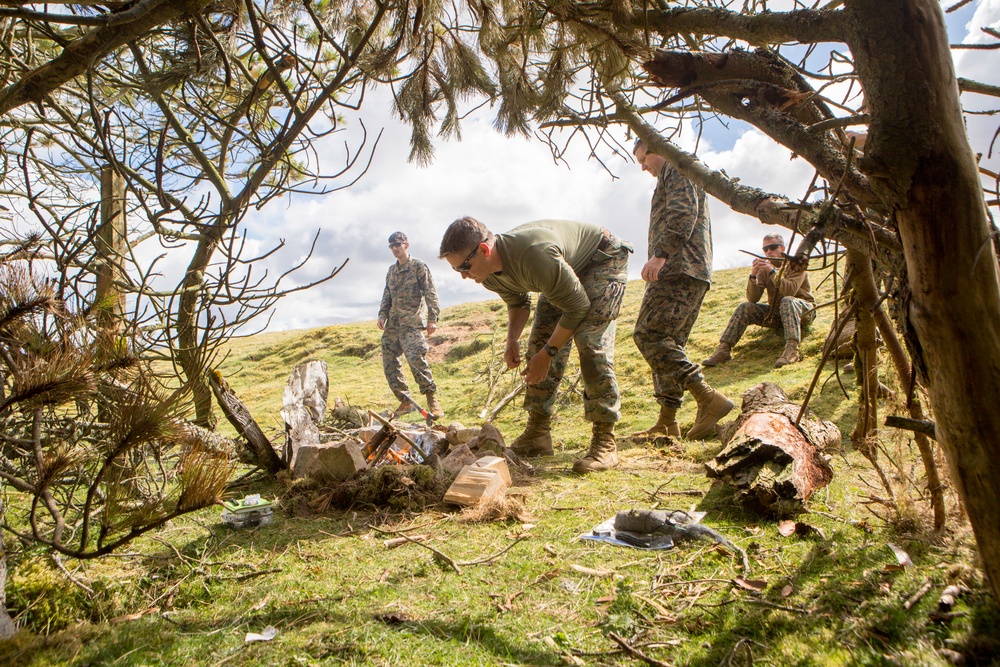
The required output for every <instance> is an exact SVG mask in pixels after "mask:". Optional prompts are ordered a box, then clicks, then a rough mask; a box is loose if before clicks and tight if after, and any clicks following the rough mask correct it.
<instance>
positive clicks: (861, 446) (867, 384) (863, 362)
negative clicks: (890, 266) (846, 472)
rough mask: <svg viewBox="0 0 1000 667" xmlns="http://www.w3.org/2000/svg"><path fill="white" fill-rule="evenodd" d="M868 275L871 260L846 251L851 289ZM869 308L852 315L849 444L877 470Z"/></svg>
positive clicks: (874, 352) (872, 328) (872, 331)
mask: <svg viewBox="0 0 1000 667" xmlns="http://www.w3.org/2000/svg"><path fill="white" fill-rule="evenodd" d="M871 273H872V270H871V260H869V259H868V257H867V256H865V255H864V254H862V253H860V252H858V251H857V250H848V251H847V274H848V275H849V276H851V284H852V286H853V284H854V282H855V281H856V280H858V279H859V276H869V277H870V276H871ZM856 293H857V290H856V289H855V294H856ZM872 305H873V304H865V303H859V304H858V308H857V311H856V313H855V326H856V329H855V335H854V344H855V349H856V352H857V361H858V362H860V363H856V364H855V368H854V373H855V377H856V378H857V379H858V385H859V386H860V387H861V397H860V398H859V400H858V420H857V423H856V424H855V426H854V432H853V433H851V444H852V445H854V448H855V449H856V450H858V451H859V452H861V453H862V454H864V456H865V458H866V459H868V460H869V461H871V462H872V465H875V466H876V467H877V466H878V463H877V457H878V449H877V448H876V447H875V444H874V441H875V437H876V436H877V434H878V354H877V347H878V339H877V337H876V336H875V317H874V316H873V315H872V311H871V307H872ZM879 472H880V474H881V471H879ZM886 491H889V492H890V493H891V492H892V489H890V488H888V487H887V488H886Z"/></svg>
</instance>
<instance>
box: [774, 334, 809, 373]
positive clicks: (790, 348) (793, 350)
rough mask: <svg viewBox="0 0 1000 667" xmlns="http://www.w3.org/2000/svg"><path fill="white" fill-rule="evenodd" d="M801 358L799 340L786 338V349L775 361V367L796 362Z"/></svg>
mask: <svg viewBox="0 0 1000 667" xmlns="http://www.w3.org/2000/svg"><path fill="white" fill-rule="evenodd" d="M801 358H802V357H800V356H799V341H797V340H786V341H785V351H784V352H782V353H781V356H780V357H778V359H777V361H775V362H774V367H775V368H781V367H782V366H787V365H788V364H794V363H795V362H796V361H798V360H799V359H801Z"/></svg>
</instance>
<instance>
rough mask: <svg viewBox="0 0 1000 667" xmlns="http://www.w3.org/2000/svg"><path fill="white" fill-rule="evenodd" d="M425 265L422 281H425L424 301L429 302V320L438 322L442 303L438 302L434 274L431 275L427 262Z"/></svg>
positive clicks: (423, 288) (423, 287)
mask: <svg viewBox="0 0 1000 667" xmlns="http://www.w3.org/2000/svg"><path fill="white" fill-rule="evenodd" d="M423 267H424V270H423V275H422V276H421V282H422V283H423V285H422V293H423V295H424V302H425V303H426V304H427V321H428V322H437V321H438V317H439V316H440V315H441V305H440V304H439V303H438V293H437V290H436V289H435V288H434V276H432V275H431V270H430V268H429V267H428V266H427V265H426V264H424V265H423Z"/></svg>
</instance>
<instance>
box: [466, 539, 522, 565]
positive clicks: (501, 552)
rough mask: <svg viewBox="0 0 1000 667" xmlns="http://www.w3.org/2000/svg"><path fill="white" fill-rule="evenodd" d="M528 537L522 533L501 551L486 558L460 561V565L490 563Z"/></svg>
mask: <svg viewBox="0 0 1000 667" xmlns="http://www.w3.org/2000/svg"><path fill="white" fill-rule="evenodd" d="M526 539H528V537H527V536H526V535H522V536H521V537H519V538H517V539H516V540H514V541H513V542H512V543H511V544H509V545H507V546H506V547H504V548H503V549H501V550H500V551H498V552H496V553H495V554H493V555H491V556H486V557H485V558H477V559H476V560H466V561H462V562H461V563H459V565H462V566H463V567H464V566H466V565H483V564H485V563H489V562H491V561H494V560H496V559H497V558H499V557H500V556H503V555H504V554H505V553H507V552H508V551H510V550H511V549H513V548H514V547H515V546H517V543H518V542H520V541H521V540H526Z"/></svg>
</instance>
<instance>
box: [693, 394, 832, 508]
mask: <svg viewBox="0 0 1000 667" xmlns="http://www.w3.org/2000/svg"><path fill="white" fill-rule="evenodd" d="M799 411H800V407H799V406H798V405H796V404H794V403H792V402H790V401H789V400H788V397H787V396H785V393H784V392H783V391H782V390H781V388H780V387H778V386H777V385H775V384H773V383H770V382H764V383H761V384H759V385H757V386H756V387H751V388H750V389H748V390H747V391H746V392H745V393H744V394H743V406H742V412H741V414H740V416H739V417H737V419H736V420H735V422H732V423H731V424H727V425H725V426H724V427H723V428H720V434H721V435H722V438H723V444H724V447H723V449H722V451H721V452H719V453H718V454H717V455H716V457H715V459H713V460H712V461H709V462H708V463H707V464H705V467H706V472H707V474H708V476H709V477H711V478H714V479H720V480H723V481H725V482H727V483H729V484H731V485H732V486H734V487H736V489H737V491H738V494H739V499H740V502H741V503H742V504H743V505H744V506H745V507H747V508H748V509H750V510H752V511H755V512H758V513H760V514H762V515H765V516H771V517H786V516H794V515H796V514H800V513H802V512H804V511H805V508H804V507H803V503H805V502H806V501H807V500H809V498H810V497H811V496H812V494H813V493H814V492H815V491H816V490H817V489H821V488H823V487H824V486H826V485H827V484H829V483H830V479H831V478H832V477H833V469H832V468H831V467H830V464H829V462H828V459H829V457H827V456H825V455H824V454H823V453H822V452H823V450H825V449H827V448H833V447H838V446H839V445H840V440H841V434H840V430H839V429H838V428H837V426H836V425H835V424H833V423H831V422H828V421H823V420H820V419H816V418H814V417H812V416H811V415H810V414H809V413H807V414H806V415H805V416H803V418H802V419H801V420H800V421H799V423H798V425H796V423H795V419H796V417H797V416H798V414H799Z"/></svg>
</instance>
